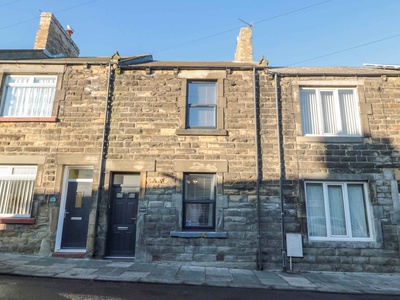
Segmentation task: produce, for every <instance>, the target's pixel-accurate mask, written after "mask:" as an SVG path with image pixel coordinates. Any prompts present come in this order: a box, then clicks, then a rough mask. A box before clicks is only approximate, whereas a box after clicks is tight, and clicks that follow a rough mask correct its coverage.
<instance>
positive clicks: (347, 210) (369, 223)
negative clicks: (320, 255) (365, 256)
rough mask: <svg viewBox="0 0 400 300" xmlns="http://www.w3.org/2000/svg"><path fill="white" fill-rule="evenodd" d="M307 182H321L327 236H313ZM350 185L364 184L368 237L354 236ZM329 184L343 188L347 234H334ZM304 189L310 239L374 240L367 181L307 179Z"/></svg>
mask: <svg viewBox="0 0 400 300" xmlns="http://www.w3.org/2000/svg"><path fill="white" fill-rule="evenodd" d="M307 184H321V185H322V188H323V198H324V199H323V202H324V209H325V226H326V236H311V229H310V226H311V221H310V218H311V216H310V212H309V209H308V205H307V201H309V200H308V199H307V188H308V187H307ZM349 185H362V186H363V196H364V197H363V204H364V208H365V212H364V213H365V221H366V223H367V224H366V225H367V232H368V234H369V236H368V237H353V236H352V229H351V217H350V206H349V201H350V200H349V197H348V190H347V187H348V186H349ZM329 186H341V188H342V197H343V205H344V214H345V228H346V234H345V235H334V234H332V228H331V222H330V216H331V212H330V208H329V196H328V187H329ZM304 191H305V198H306V207H307V209H306V211H307V226H308V238H309V240H310V241H351V242H371V241H374V228H373V226H372V221H373V219H372V209H371V204H370V200H369V197H368V188H367V184H366V183H365V182H360V181H346V182H341V181H305V182H304Z"/></svg>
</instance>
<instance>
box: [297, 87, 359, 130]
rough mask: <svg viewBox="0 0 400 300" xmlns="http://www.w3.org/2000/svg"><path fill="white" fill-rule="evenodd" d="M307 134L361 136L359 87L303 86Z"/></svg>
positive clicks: (303, 114) (301, 95)
mask: <svg viewBox="0 0 400 300" xmlns="http://www.w3.org/2000/svg"><path fill="white" fill-rule="evenodd" d="M300 108H301V125H302V131H303V135H317V136H360V135H361V127H360V117H359V111H358V102H357V97H356V89H351V88H302V89H300Z"/></svg>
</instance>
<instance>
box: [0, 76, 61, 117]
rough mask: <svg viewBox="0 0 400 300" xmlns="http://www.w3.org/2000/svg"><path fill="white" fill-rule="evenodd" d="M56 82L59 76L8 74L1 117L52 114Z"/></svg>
mask: <svg viewBox="0 0 400 300" xmlns="http://www.w3.org/2000/svg"><path fill="white" fill-rule="evenodd" d="M56 82H57V76H17V75H8V76H6V78H5V82H4V87H3V97H2V101H1V105H0V113H1V117H50V116H52V112H53V102H54V95H55V91H56Z"/></svg>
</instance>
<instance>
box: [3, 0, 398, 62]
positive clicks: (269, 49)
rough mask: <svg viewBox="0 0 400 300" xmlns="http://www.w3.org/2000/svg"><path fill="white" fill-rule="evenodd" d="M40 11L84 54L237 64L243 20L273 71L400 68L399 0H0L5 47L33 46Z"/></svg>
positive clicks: (255, 49) (255, 47)
mask: <svg viewBox="0 0 400 300" xmlns="http://www.w3.org/2000/svg"><path fill="white" fill-rule="evenodd" d="M41 11H44V12H53V13H54V14H55V16H56V17H57V19H58V20H59V21H60V23H61V24H62V25H63V26H64V27H66V25H67V24H69V25H71V27H72V28H73V29H74V30H75V33H74V35H73V40H74V41H75V43H76V44H77V45H78V47H79V48H80V51H81V54H80V56H109V55H112V54H113V53H114V52H115V50H118V51H119V53H120V54H121V55H123V56H129V55H137V54H152V55H153V58H154V59H155V60H190V61H232V60H233V56H234V52H235V46H236V37H237V35H238V33H239V29H240V27H242V26H246V25H245V24H244V23H242V22H241V21H240V20H239V18H240V19H242V20H245V21H246V22H254V25H253V58H254V60H256V61H257V60H259V59H260V58H261V56H262V55H264V56H265V58H266V59H267V60H269V62H270V66H291V65H292V66H360V67H361V66H362V65H363V63H379V64H400V26H399V23H400V17H399V12H400V1H399V0H381V1H378V0H330V1H326V0H280V1H277V0H247V1H243V0H242V1H237V0H201V1H200V0H197V1H195V0H185V1H184V0H164V1H161V0H147V1H134V0H129V1H128V0H125V1H123V0H122V1H110V0H81V1H77V0H68V1H66V0H64V1H62V0H58V1H57V0H0V49H31V48H33V44H34V40H35V35H36V31H37V29H38V24H39V17H40V12H41ZM350 48H353V49H351V50H347V49H350ZM333 53H335V54H333Z"/></svg>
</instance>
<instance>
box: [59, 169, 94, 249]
mask: <svg viewBox="0 0 400 300" xmlns="http://www.w3.org/2000/svg"><path fill="white" fill-rule="evenodd" d="M71 169H80V170H82V169H83V170H93V167H91V166H66V167H65V169H64V176H63V179H62V191H61V202H60V213H59V214H58V223H57V233H56V243H55V246H54V251H55V252H73V253H77V252H79V253H86V248H75V249H71V248H68V249H62V248H61V240H62V233H63V226H64V216H65V205H66V203H67V191H68V182H69V181H68V179H69V178H68V177H69V175H68V173H69V170H71ZM76 181H77V182H92V183H93V177H92V179H77V180H76Z"/></svg>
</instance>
